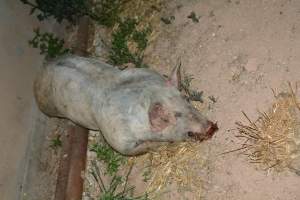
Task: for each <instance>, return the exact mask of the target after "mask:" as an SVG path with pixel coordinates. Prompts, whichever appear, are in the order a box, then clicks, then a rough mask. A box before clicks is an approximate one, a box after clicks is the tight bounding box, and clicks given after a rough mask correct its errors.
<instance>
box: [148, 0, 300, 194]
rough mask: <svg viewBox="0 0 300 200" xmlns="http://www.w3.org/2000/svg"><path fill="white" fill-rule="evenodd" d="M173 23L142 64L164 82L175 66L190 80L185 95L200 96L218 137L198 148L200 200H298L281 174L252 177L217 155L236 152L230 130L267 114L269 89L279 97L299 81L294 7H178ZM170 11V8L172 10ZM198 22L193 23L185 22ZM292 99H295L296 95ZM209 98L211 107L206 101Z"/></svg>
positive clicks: (277, 3) (251, 1) (294, 180)
mask: <svg viewBox="0 0 300 200" xmlns="http://www.w3.org/2000/svg"><path fill="white" fill-rule="evenodd" d="M172 4H177V5H178V6H177V8H176V9H174V12H173V13H172V15H174V17H175V20H174V21H173V22H172V24H170V25H164V26H163V30H162V34H161V35H160V36H159V37H158V38H157V39H156V40H155V42H154V43H152V44H151V46H149V48H148V49H147V56H146V62H147V63H149V64H150V66H156V67H154V68H155V69H156V70H158V71H160V72H161V73H164V74H168V72H169V71H170V69H171V68H172V67H173V66H175V65H176V62H177V61H178V58H180V59H181V62H182V66H183V69H184V70H185V72H186V73H187V74H190V75H193V77H194V80H193V84H192V87H193V88H195V89H198V90H203V91H204V93H203V94H204V101H205V103H206V104H207V105H209V106H206V107H207V108H209V109H206V110H205V113H206V114H207V115H208V116H209V118H210V119H212V120H214V121H217V122H218V125H219V128H220V129H219V131H218V132H217V134H216V135H215V137H214V138H213V139H212V140H211V141H209V142H206V143H205V144H203V145H207V147H208V148H209V155H208V156H209V160H210V161H209V166H208V171H207V180H206V183H205V188H206V192H205V198H204V199H207V200H297V199H300V190H299V186H300V178H299V176H297V175H296V174H295V173H292V172H289V171H284V172H282V173H279V174H277V173H272V172H266V171H261V170H257V169H256V167H255V165H254V164H250V163H249V162H247V160H246V157H245V156H243V155H241V154H238V153H231V154H225V155H222V156H220V155H219V154H220V153H222V152H226V151H229V150H232V149H236V148H238V147H240V144H241V141H239V140H237V138H235V137H234V130H232V129H234V128H236V125H235V122H237V121H244V122H245V120H244V117H243V115H242V113H241V111H244V112H245V113H247V115H248V116H249V117H250V118H251V119H256V118H257V117H258V113H257V110H262V111H265V110H267V109H268V108H269V107H270V106H271V104H272V102H273V101H274V97H273V94H272V91H271V88H274V89H276V90H279V91H280V90H282V89H286V88H287V87H286V86H287V81H291V82H292V83H296V82H297V81H299V77H300V68H299V66H300V57H299V56H298V55H299V54H300V1H298V0H201V1H200V0H199V1H196V0H194V1H177V2H175V1H174V2H173V3H172ZM175 7H176V6H175ZM192 11H194V12H195V14H196V16H200V19H199V22H198V23H196V22H193V21H192V20H191V19H189V18H187V16H188V15H189V14H190V13H191V12H192ZM298 95H299V93H298ZM209 96H214V97H215V98H216V100H217V101H216V103H212V102H211V101H210V100H209V98H208V97H209Z"/></svg>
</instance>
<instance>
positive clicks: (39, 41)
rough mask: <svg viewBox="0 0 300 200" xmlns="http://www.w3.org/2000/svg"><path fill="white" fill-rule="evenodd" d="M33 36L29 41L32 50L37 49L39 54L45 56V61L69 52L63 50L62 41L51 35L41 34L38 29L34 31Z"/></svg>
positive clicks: (66, 49) (65, 49) (68, 50)
mask: <svg viewBox="0 0 300 200" xmlns="http://www.w3.org/2000/svg"><path fill="white" fill-rule="evenodd" d="M34 33H35V36H34V37H33V39H32V40H30V41H29V45H30V46H32V47H33V48H39V49H40V54H43V55H46V59H50V58H55V57H57V56H61V55H64V54H66V53H69V52H71V50H70V49H68V48H64V44H65V42H64V40H63V39H60V38H58V37H56V36H54V34H53V33H47V32H46V33H41V32H40V30H39V29H35V30H34Z"/></svg>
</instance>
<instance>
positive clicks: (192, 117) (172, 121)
mask: <svg viewBox="0 0 300 200" xmlns="http://www.w3.org/2000/svg"><path fill="white" fill-rule="evenodd" d="M180 81H181V80H180V67H179V66H178V67H176V68H175V69H174V70H173V72H172V74H171V76H170V78H169V79H167V80H166V81H165V84H164V85H163V86H158V87H157V88H155V87H153V88H152V91H153V92H152V95H151V104H150V107H149V111H148V115H149V124H150V129H151V132H152V133H153V134H157V137H156V138H158V139H159V140H162V141H189V140H196V141H203V140H206V139H209V138H211V137H212V136H213V134H214V132H215V131H216V130H218V127H217V125H216V124H215V123H213V122H211V121H209V120H208V119H207V118H206V117H204V116H203V115H202V114H201V113H200V112H199V111H198V110H196V109H195V108H194V107H193V106H192V105H190V104H189V103H188V102H187V101H186V100H185V98H183V96H182V95H181V94H180V91H179V87H180Z"/></svg>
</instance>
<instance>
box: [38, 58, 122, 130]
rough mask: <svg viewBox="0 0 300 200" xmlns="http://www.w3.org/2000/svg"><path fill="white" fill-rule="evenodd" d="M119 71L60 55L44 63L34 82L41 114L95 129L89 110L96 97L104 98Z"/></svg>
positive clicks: (87, 60)
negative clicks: (65, 119) (70, 120)
mask: <svg viewBox="0 0 300 200" xmlns="http://www.w3.org/2000/svg"><path fill="white" fill-rule="evenodd" d="M118 74H119V70H118V69H117V68H115V67H113V66H110V65H108V64H106V63H103V62H100V61H96V60H93V59H86V58H82V57H77V56H68V57H63V58H61V59H58V60H56V61H54V62H51V63H49V64H47V65H45V66H43V68H42V69H41V71H40V73H39V74H38V77H37V79H36V81H35V88H34V89H35V96H36V99H37V102H38V105H39V107H40V109H41V110H42V111H43V112H44V113H46V114H48V115H50V116H57V117H65V118H69V119H73V121H74V122H76V123H79V124H81V125H83V126H85V127H87V128H90V129H97V128H98V127H97V126H96V122H95V120H94V116H93V110H92V108H93V106H92V105H93V104H95V102H94V101H95V96H97V97H96V98H97V99H100V100H101V99H102V100H104V98H101V96H104V92H105V91H106V90H107V89H109V88H111V87H113V86H114V85H115V83H116V80H117V79H118ZM95 93H96V94H95ZM98 97H100V98H98ZM96 103H99V104H101V102H96Z"/></svg>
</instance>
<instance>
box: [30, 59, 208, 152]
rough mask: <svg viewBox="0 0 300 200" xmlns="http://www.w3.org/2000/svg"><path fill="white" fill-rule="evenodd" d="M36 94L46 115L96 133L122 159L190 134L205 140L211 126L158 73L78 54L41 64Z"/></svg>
mask: <svg viewBox="0 0 300 200" xmlns="http://www.w3.org/2000/svg"><path fill="white" fill-rule="evenodd" d="M35 96H36V100H37V102H38V105H39V107H40V109H41V110H42V111H43V112H44V113H46V114H47V115H49V116H55V117H63V118H67V119H70V120H72V121H73V122H75V123H77V124H79V125H81V126H84V127H86V128H88V129H93V130H100V131H101V132H102V134H103V136H104V138H105V139H106V141H107V142H108V143H109V144H110V145H111V146H112V147H113V148H114V149H116V150H117V151H119V152H120V153H122V154H126V155H135V154H140V153H143V152H146V151H147V150H148V149H149V148H152V147H153V146H155V145H157V144H160V143H161V142H163V143H164V142H171V141H183V140H186V139H188V138H189V137H191V133H197V134H198V133H199V134H200V133H201V134H203V138H205V137H204V136H205V133H207V132H208V130H209V129H210V128H211V125H212V124H211V123H210V122H208V121H207V120H206V119H205V118H204V117H202V116H201V115H200V113H198V112H197V111H196V110H195V109H193V108H192V107H191V106H190V105H188V104H187V103H186V102H185V101H184V99H183V98H182V97H181V96H180V93H179V91H178V90H177V89H176V88H175V87H174V86H170V85H169V84H167V80H165V79H164V78H163V77H162V76H161V75H159V74H158V73H156V72H153V71H150V70H147V69H128V70H124V71H120V70H119V69H117V68H116V67H113V66H110V65H108V64H106V63H103V62H100V61H97V60H94V59H88V58H82V57H77V56H67V57H63V58H61V59H58V60H56V61H54V62H52V63H49V64H48V65H45V66H44V67H43V68H42V70H41V72H40V74H39V75H38V77H37V79H36V82H35ZM176 115H177V116H176ZM179 118H180V119H179ZM206 137H207V136H206Z"/></svg>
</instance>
